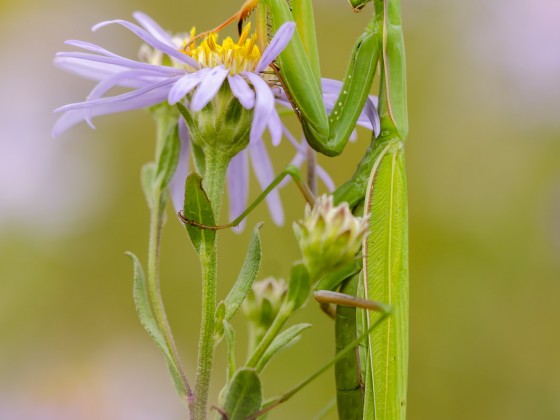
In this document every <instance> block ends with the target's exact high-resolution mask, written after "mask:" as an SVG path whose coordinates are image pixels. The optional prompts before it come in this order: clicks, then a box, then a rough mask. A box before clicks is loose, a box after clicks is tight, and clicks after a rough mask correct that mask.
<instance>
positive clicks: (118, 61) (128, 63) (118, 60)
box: [55, 52, 185, 75]
mask: <svg viewBox="0 0 560 420" xmlns="http://www.w3.org/2000/svg"><path fill="white" fill-rule="evenodd" d="M55 57H56V59H59V58H72V59H79V60H87V61H95V62H99V63H107V64H113V65H117V66H123V67H128V68H131V69H133V68H135V69H144V70H148V71H153V72H154V73H161V74H166V75H176V74H185V71H184V70H182V69H177V68H175V67H166V66H156V65H154V64H148V63H142V62H140V61H135V60H130V59H128V58H124V57H120V56H118V57H105V56H102V55H97V54H88V53H81V52H59V53H56V56H55ZM56 59H55V62H56Z"/></svg>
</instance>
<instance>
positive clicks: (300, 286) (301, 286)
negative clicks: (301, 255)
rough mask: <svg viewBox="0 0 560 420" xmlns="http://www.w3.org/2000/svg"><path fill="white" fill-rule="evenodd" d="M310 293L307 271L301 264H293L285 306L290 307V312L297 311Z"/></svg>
mask: <svg viewBox="0 0 560 420" xmlns="http://www.w3.org/2000/svg"><path fill="white" fill-rule="evenodd" d="M310 292H311V278H310V277H309V273H308V272H307V269H306V268H305V266H304V265H303V264H302V263H299V264H295V265H294V266H293V267H292V272H291V274H290V284H289V285H288V295H287V296H286V305H287V306H289V307H290V310H291V312H294V311H296V310H298V309H299V308H301V307H302V306H303V305H304V304H305V302H307V299H308V298H309V293H310Z"/></svg>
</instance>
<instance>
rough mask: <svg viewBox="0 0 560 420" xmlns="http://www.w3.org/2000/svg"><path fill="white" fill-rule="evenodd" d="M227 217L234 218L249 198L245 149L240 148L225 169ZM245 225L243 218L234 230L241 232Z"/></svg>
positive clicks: (243, 208)
mask: <svg viewBox="0 0 560 420" xmlns="http://www.w3.org/2000/svg"><path fill="white" fill-rule="evenodd" d="M227 182H228V197H229V217H230V220H234V219H235V218H236V217H238V216H240V215H241V213H243V211H244V210H245V208H246V207H247V200H248V199H249V158H248V156H247V150H242V151H241V152H239V153H238V154H237V155H235V156H234V158H233V159H232V160H231V162H230V164H229V167H228V170H227ZM244 226H245V220H243V221H242V222H241V223H240V224H239V227H238V228H237V229H235V231H236V232H238V233H239V232H241V231H242V230H243V227H244Z"/></svg>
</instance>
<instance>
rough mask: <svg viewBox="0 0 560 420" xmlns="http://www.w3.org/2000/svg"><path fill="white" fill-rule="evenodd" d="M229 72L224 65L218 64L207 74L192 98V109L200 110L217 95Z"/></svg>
mask: <svg viewBox="0 0 560 420" xmlns="http://www.w3.org/2000/svg"><path fill="white" fill-rule="evenodd" d="M228 72H229V70H227V69H226V68H225V67H224V66H218V67H214V68H212V69H211V70H210V71H209V72H208V73H206V74H205V76H204V78H203V79H202V81H201V82H200V85H199V86H198V89H197V90H196V92H195V93H194V95H193V98H192V102H191V109H192V110H193V111H195V112H197V111H200V110H201V109H202V108H204V107H205V106H206V104H208V102H210V101H211V100H212V98H214V96H216V93H218V90H220V87H222V83H224V80H225V79H226V76H227V74H228Z"/></svg>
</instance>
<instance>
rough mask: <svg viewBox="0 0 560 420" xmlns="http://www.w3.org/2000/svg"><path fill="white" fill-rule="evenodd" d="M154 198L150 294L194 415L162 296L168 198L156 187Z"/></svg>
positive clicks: (148, 278) (156, 316)
mask: <svg viewBox="0 0 560 420" xmlns="http://www.w3.org/2000/svg"><path fill="white" fill-rule="evenodd" d="M153 199H154V201H153V204H154V205H153V208H152V211H151V214H150V238H149V247H148V276H147V289H148V296H149V299H150V305H151V307H152V311H153V313H154V318H155V320H156V323H157V325H158V327H159V329H160V331H161V332H162V334H163V336H164V339H165V342H166V343H167V346H168V348H169V350H170V353H171V357H172V358H173V361H174V362H175V365H176V366H177V369H178V370H179V374H180V376H181V380H182V382H183V384H184V386H185V390H186V393H187V403H188V406H189V411H190V412H191V415H192V413H193V409H194V406H193V404H194V396H193V393H192V390H191V388H190V386H189V384H188V381H187V378H186V376H185V373H184V370H183V367H182V365H181V360H180V359H179V356H178V352H177V346H176V344H175V340H174V339H173V335H172V333H171V328H170V326H169V322H168V321H167V316H166V314H165V308H164V306H163V299H162V297H161V288H160V281H159V253H160V244H161V233H162V229H163V223H164V220H165V204H166V202H167V200H166V199H165V197H163V196H162V192H161V191H160V190H159V189H156V191H154V195H153Z"/></svg>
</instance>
